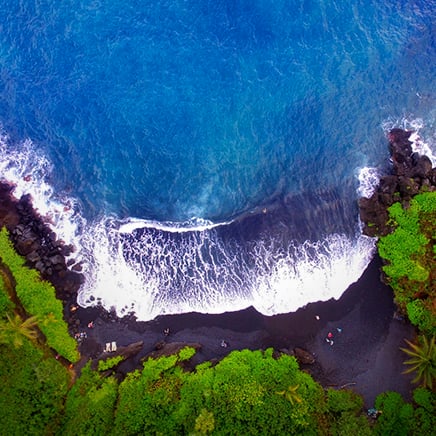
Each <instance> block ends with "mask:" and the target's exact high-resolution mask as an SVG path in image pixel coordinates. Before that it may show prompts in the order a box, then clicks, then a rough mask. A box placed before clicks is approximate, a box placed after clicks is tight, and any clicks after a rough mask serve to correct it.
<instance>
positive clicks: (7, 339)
mask: <svg viewBox="0 0 436 436" xmlns="http://www.w3.org/2000/svg"><path fill="white" fill-rule="evenodd" d="M6 317H7V318H8V320H7V321H3V322H2V323H1V324H0V342H3V343H11V344H12V345H13V346H14V347H15V348H18V347H21V346H22V345H23V339H24V338H27V339H30V340H35V339H36V338H37V337H38V332H37V331H36V330H35V327H36V325H37V323H38V317H36V316H31V317H29V318H27V319H26V320H24V321H23V320H22V319H21V318H20V316H19V315H17V314H15V315H14V316H13V317H11V316H9V314H6Z"/></svg>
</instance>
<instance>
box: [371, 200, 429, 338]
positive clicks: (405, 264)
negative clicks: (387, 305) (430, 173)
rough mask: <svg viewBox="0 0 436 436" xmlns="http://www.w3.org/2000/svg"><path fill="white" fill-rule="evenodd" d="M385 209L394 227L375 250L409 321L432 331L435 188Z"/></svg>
mask: <svg viewBox="0 0 436 436" xmlns="http://www.w3.org/2000/svg"><path fill="white" fill-rule="evenodd" d="M388 211H389V215H390V219H391V222H392V224H393V225H394V226H395V227H396V228H395V230H394V232H393V233H391V234H389V235H387V236H384V237H381V238H380V240H379V242H378V250H379V254H380V256H381V257H382V258H384V259H385V260H386V261H387V263H388V264H387V265H385V266H384V267H383V270H384V272H385V273H386V275H387V278H388V281H389V283H390V285H391V286H392V288H393V290H394V294H395V300H396V302H397V304H398V305H399V306H400V307H401V308H402V310H403V311H406V310H407V313H408V315H409V318H410V321H411V322H412V323H413V324H415V325H416V326H417V327H418V328H419V329H420V330H422V331H424V332H426V333H427V334H429V335H433V334H436V316H435V310H434V307H435V306H434V301H435V299H436V288H435V287H434V280H435V272H434V261H435V253H436V251H435V244H434V237H435V234H436V219H435V216H436V192H426V193H422V194H419V195H416V196H415V197H414V198H413V199H412V200H411V201H410V206H409V207H408V208H403V207H402V206H401V204H400V203H394V204H393V205H392V206H391V207H390V208H389V209H388Z"/></svg>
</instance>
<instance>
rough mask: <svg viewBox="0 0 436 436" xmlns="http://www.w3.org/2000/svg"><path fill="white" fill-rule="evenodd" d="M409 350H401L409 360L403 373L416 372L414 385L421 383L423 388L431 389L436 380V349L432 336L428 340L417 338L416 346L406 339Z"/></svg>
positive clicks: (423, 337) (421, 337) (422, 337)
mask: <svg viewBox="0 0 436 436" xmlns="http://www.w3.org/2000/svg"><path fill="white" fill-rule="evenodd" d="M405 341H406V343H407V344H408V345H409V348H401V350H402V351H404V352H405V353H406V354H407V355H408V356H410V359H409V360H406V361H405V362H404V363H405V364H406V365H410V368H409V369H407V370H406V371H404V372H405V373H409V372H416V376H415V378H414V380H413V382H414V383H421V384H422V385H423V386H424V387H425V388H429V389H432V388H433V381H434V380H435V379H436V347H435V338H434V336H433V337H432V338H431V340H428V339H427V338H426V337H425V336H420V337H419V338H418V343H417V344H412V343H411V342H409V341H408V340H407V339H405Z"/></svg>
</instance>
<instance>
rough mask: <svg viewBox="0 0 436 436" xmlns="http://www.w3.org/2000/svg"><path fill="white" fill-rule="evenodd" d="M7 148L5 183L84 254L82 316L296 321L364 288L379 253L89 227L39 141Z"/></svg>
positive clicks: (188, 232)
mask: <svg viewBox="0 0 436 436" xmlns="http://www.w3.org/2000/svg"><path fill="white" fill-rule="evenodd" d="M0 147H1V155H2V160H1V162H0V171H1V177H2V179H6V180H9V181H12V182H14V183H15V184H16V185H17V187H16V189H15V194H16V195H17V196H20V195H22V194H24V193H30V194H31V195H32V198H33V201H34V204H35V207H36V208H37V209H38V210H39V212H40V213H41V214H42V215H43V216H46V217H49V218H50V221H51V223H52V226H53V229H54V230H55V231H56V232H57V233H58V235H59V236H60V237H61V238H62V239H64V240H65V241H66V242H67V243H73V244H74V245H75V246H76V247H77V248H78V249H79V252H78V253H76V257H80V259H81V260H83V265H84V274H85V276H86V281H85V284H84V285H83V287H82V288H81V290H80V292H79V296H78V303H79V304H80V305H82V306H91V305H95V304H96V303H100V304H102V305H103V306H104V307H105V308H107V309H115V310H116V312H117V313H118V314H119V315H123V314H126V313H129V312H135V314H136V315H137V317H138V319H141V320H150V319H153V318H155V317H156V316H158V315H161V314H170V313H171V314H176V313H184V312H192V311H197V312H203V313H222V312H225V311H235V310H239V309H243V308H246V307H248V306H254V307H255V308H256V309H257V310H259V311H260V312H262V313H264V314H268V315H272V314H277V313H286V312H289V311H294V310H297V309H298V308H299V307H302V306H305V305H306V304H308V303H309V302H314V301H320V300H328V299H331V298H339V297H340V296H341V295H342V293H343V292H344V291H345V289H346V288H347V287H348V286H349V285H350V284H351V283H353V282H354V281H356V280H358V278H359V277H360V275H361V274H362V272H363V271H364V270H365V268H366V266H367V265H368V263H369V261H370V260H371V258H372V256H373V253H374V250H375V240H374V239H371V238H367V237H365V236H362V235H356V237H349V236H345V235H338V234H334V235H330V236H328V237H326V238H324V239H322V240H319V241H306V242H305V243H304V244H301V245H297V244H295V243H292V241H291V242H290V243H289V245H288V246H287V247H284V246H283V244H282V243H279V242H278V241H274V240H273V236H264V238H263V239H260V240H258V241H256V242H253V243H252V244H251V246H249V247H247V246H245V247H244V246H243V245H241V246H240V245H239V243H238V242H237V241H234V240H231V241H226V242H224V241H223V240H222V239H221V238H220V237H219V233H220V232H219V230H220V229H219V228H218V227H219V226H222V225H228V224H229V223H219V224H214V223H210V222H207V221H201V220H198V219H197V220H192V221H189V222H187V223H157V222H153V221H147V220H141V219H137V218H129V219H127V220H124V221H121V220H119V219H117V217H106V218H104V219H102V220H100V221H98V222H94V223H90V222H86V221H85V220H84V219H83V218H82V217H81V215H80V213H79V209H78V202H76V201H74V199H72V198H68V197H62V196H59V195H56V193H54V192H53V189H52V187H51V186H50V185H49V184H48V182H47V175H49V174H50V173H51V171H52V165H50V162H49V161H48V160H47V159H46V158H44V156H41V155H40V154H38V153H37V152H36V150H35V147H34V146H33V144H32V143H31V142H30V141H25V142H23V143H22V144H19V145H14V147H8V145H7V140H6V139H3V140H2V141H1V142H0ZM362 174H366V175H363V176H362V179H361V185H364V186H362V187H361V192H362V195H363V194H365V195H367V193H368V192H370V189H372V188H371V187H373V186H374V184H375V183H376V181H377V172H376V171H375V170H373V169H371V168H366V169H364V170H363V173H362ZM268 238H269V239H268Z"/></svg>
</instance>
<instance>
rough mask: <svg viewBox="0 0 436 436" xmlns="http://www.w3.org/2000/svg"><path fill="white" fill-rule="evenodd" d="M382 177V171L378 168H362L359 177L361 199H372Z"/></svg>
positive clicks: (358, 191)
mask: <svg viewBox="0 0 436 436" xmlns="http://www.w3.org/2000/svg"><path fill="white" fill-rule="evenodd" d="M381 175H382V174H381V171H380V170H379V169H378V168H374V167H364V168H360V169H359V170H358V176H357V178H358V179H359V187H358V188H357V193H358V194H359V197H365V198H370V197H371V195H372V194H373V193H374V191H375V190H376V188H377V186H378V184H379V182H380V177H381Z"/></svg>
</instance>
